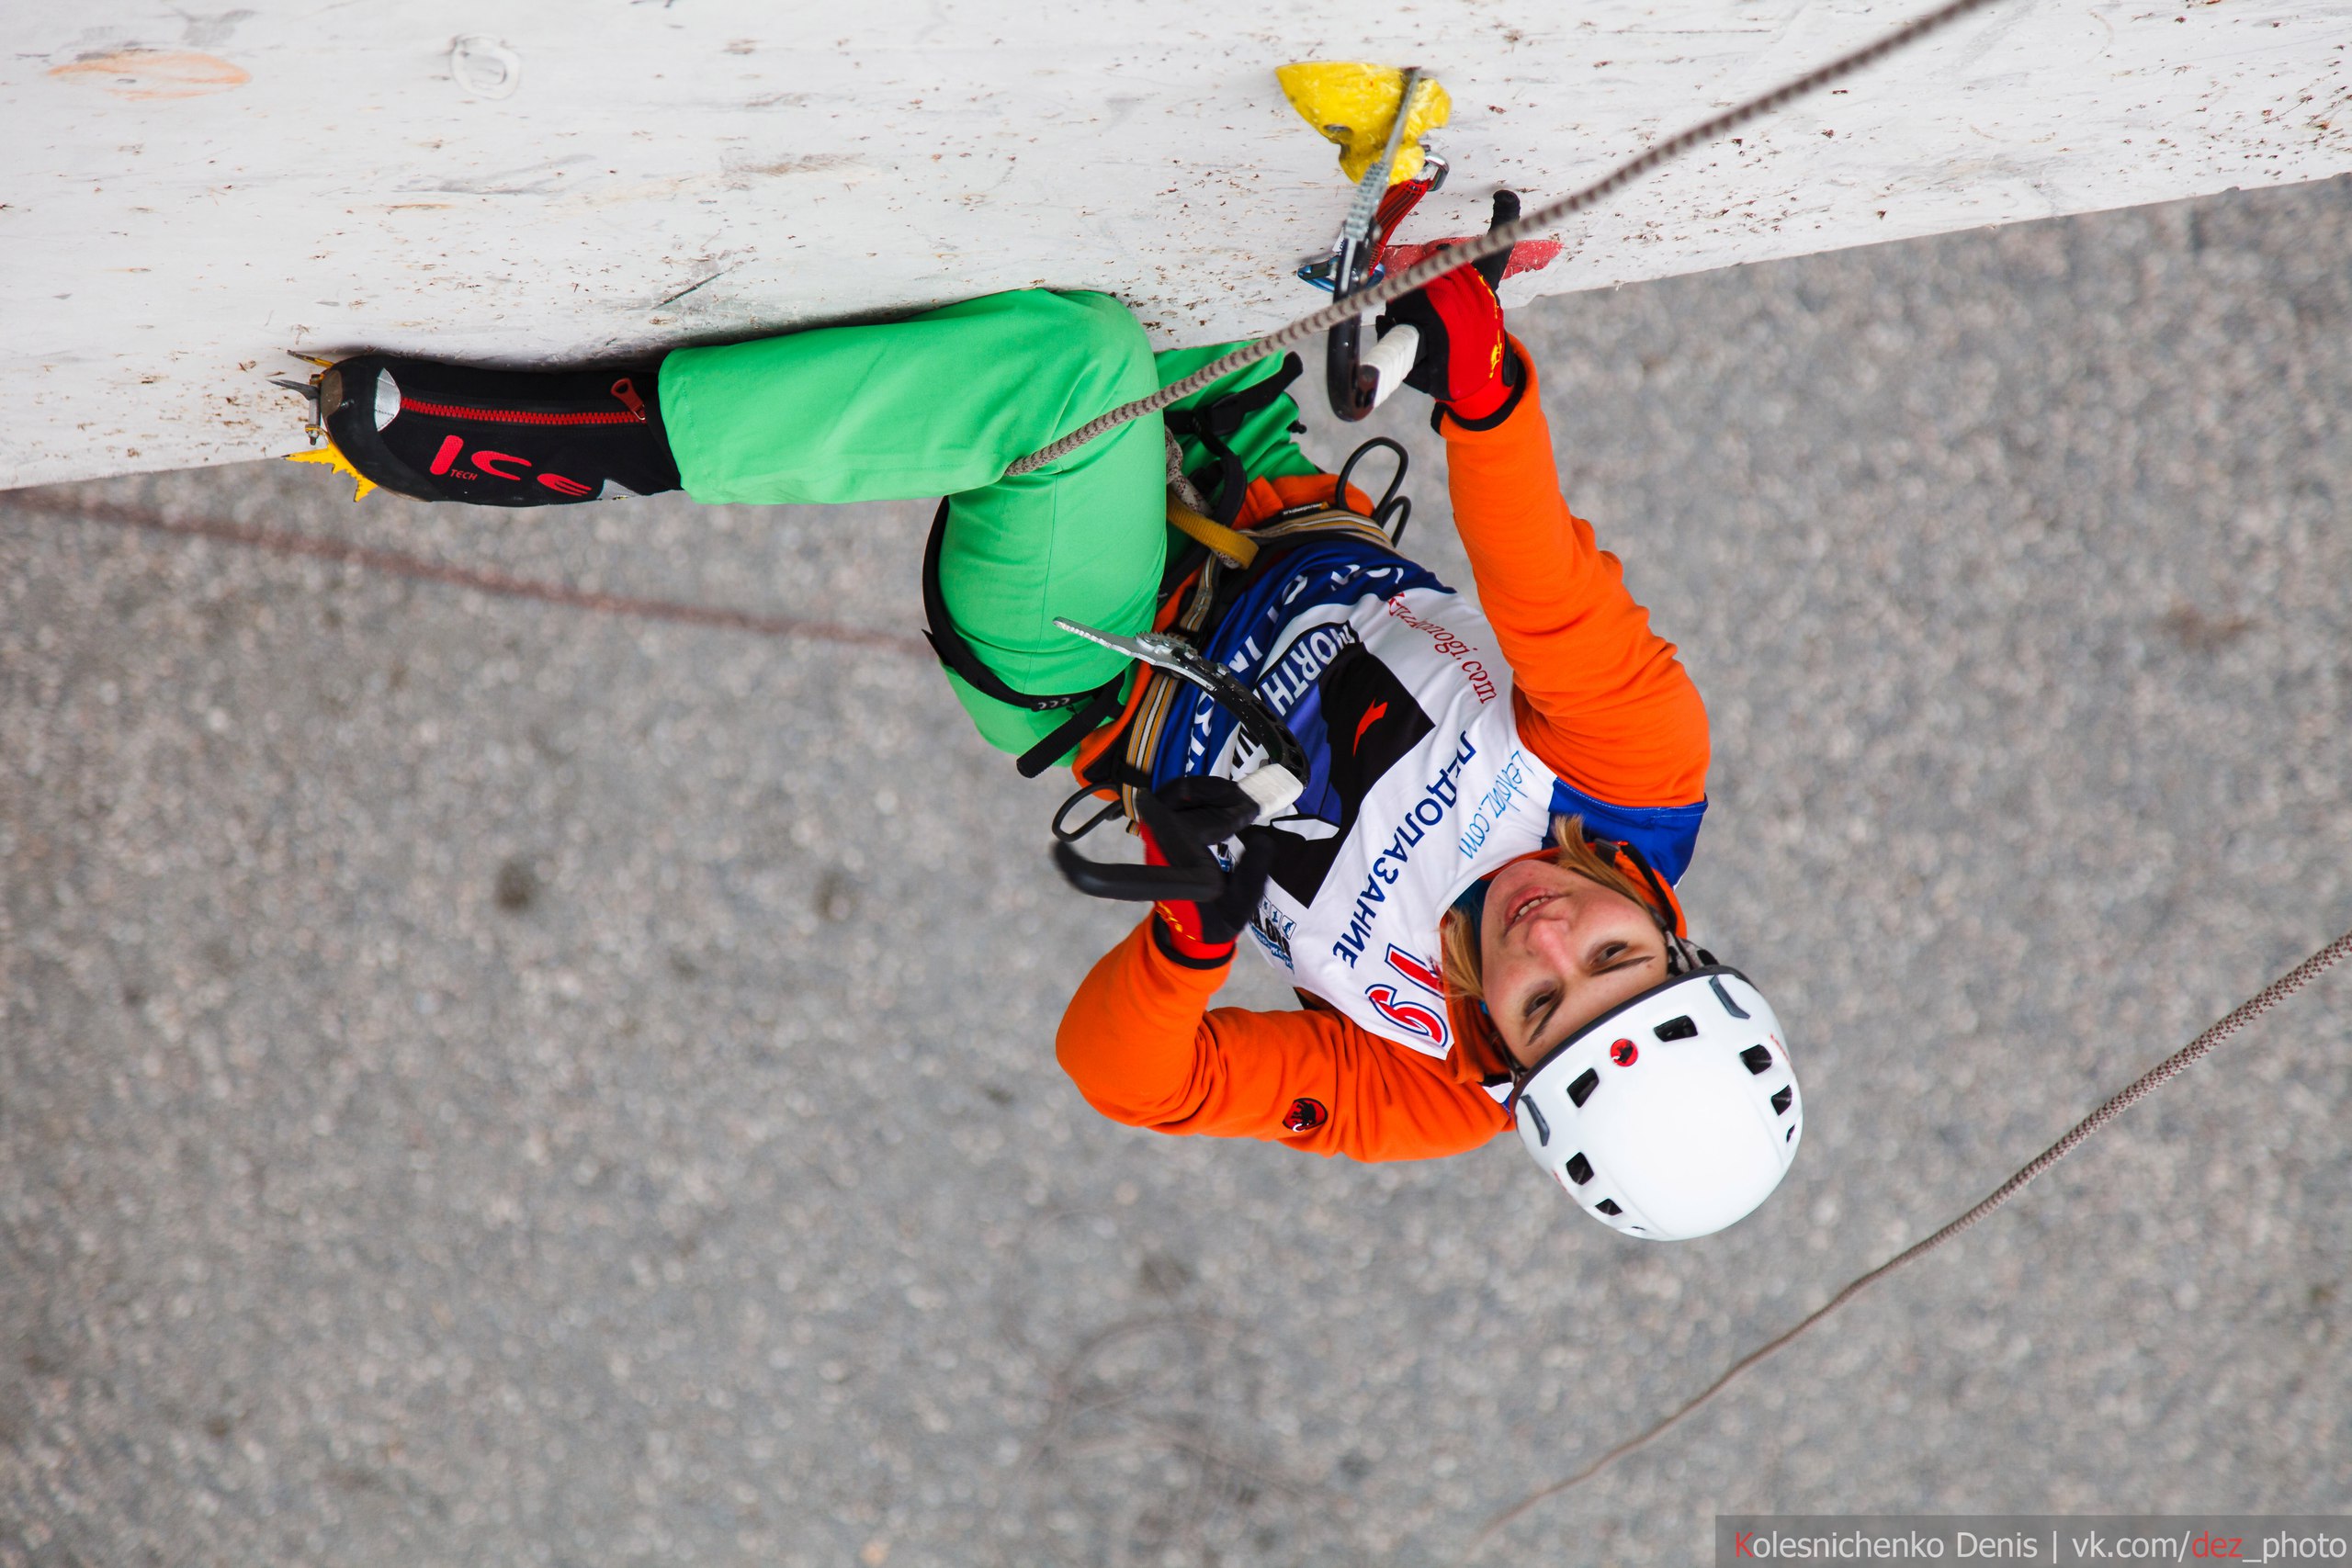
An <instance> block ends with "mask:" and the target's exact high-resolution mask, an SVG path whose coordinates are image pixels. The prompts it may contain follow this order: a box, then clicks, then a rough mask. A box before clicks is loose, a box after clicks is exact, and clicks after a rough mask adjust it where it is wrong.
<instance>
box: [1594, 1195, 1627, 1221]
mask: <svg viewBox="0 0 2352 1568" xmlns="http://www.w3.org/2000/svg"><path fill="white" fill-rule="evenodd" d="M1593 1207H1594V1208H1596V1209H1598V1210H1600V1212H1601V1213H1604V1214H1608V1215H1610V1216H1611V1217H1612V1218H1613V1217H1615V1216H1616V1215H1619V1214H1622V1213H1624V1212H1625V1211H1624V1210H1623V1209H1621V1208H1619V1207H1618V1206H1617V1200H1616V1199H1614V1198H1603V1199H1602V1200H1601V1201H1600V1202H1598V1203H1595V1204H1594V1205H1593Z"/></svg>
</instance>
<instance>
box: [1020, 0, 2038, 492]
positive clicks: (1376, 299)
mask: <svg viewBox="0 0 2352 1568" xmlns="http://www.w3.org/2000/svg"><path fill="white" fill-rule="evenodd" d="M1996 3H1997V0H1946V4H1944V5H1942V6H1938V7H1936V8H1935V9H1934V10H1932V11H1929V12H1928V13H1927V14H1926V15H1925V16H1922V17H1917V18H1916V19H1914V20H1912V21H1909V22H1906V23H1905V24H1904V25H1903V26H1902V27H1899V28H1895V29H1894V31H1893V32H1891V33H1888V34H1887V35H1886V36H1885V37H1883V38H1881V39H1875V40H1874V41H1872V42H1871V43H1867V44H1864V45H1863V46H1862V47H1861V48H1860V49H1857V50H1854V51H1850V52H1849V53H1846V54H1842V55H1839V56H1838V58H1837V59H1835V60H1832V61H1830V62H1828V63H1826V64H1825V65H1820V66H1816V67H1815V68H1814V69H1813V70H1811V71H1808V72H1806V73H1804V74H1803V75H1801V76H1798V77H1796V78H1795V79H1793V80H1792V81H1789V82H1786V83H1783V84H1782V85H1780V86H1778V87H1775V88H1773V89H1772V90H1771V91H1770V92H1769V93H1764V94H1761V95H1759V96H1756V97H1753V98H1749V99H1747V101H1746V102H1744V103H1740V104H1736V105H1735V106H1733V107H1731V108H1728V109H1725V110H1724V112H1723V113H1721V114H1719V115H1713V116H1710V117H1709V118H1706V119H1703V120H1701V121H1700V122H1699V123H1698V124H1696V125H1694V126H1692V127H1691V128H1690V129H1689V130H1683V131H1680V132H1678V133H1677V134H1675V135H1673V136H1669V137H1668V138H1667V139H1666V140H1665V141H1657V142H1653V143H1651V145H1650V146H1649V147H1647V148H1645V150H1644V151H1642V152H1638V153H1636V154H1635V155H1634V156H1633V157H1631V158H1629V159H1627V160H1626V161H1625V162H1624V163H1623V164H1618V165H1617V166H1616V167H1615V168H1613V169H1611V170H1610V171H1609V173H1607V174H1605V175H1601V177H1600V178H1599V179H1597V180H1595V181H1593V182H1592V183H1591V184H1590V185H1589V186H1584V187H1583V188H1582V189H1579V190H1576V191H1572V192H1570V193H1569V194H1568V195H1566V196H1565V197H1561V198H1560V199H1559V200H1557V201H1555V202H1553V203H1551V204H1550V205H1549V206H1546V207H1539V208H1537V209H1535V210H1534V211H1532V212H1530V213H1526V214H1524V215H1523V216H1521V217H1520V218H1518V219H1516V220H1512V221H1510V222H1508V223H1500V224H1498V225H1496V226H1495V227H1494V228H1492V229H1490V230H1488V231H1487V232H1486V233H1485V234H1483V235H1481V236H1479V237H1478V238H1476V239H1475V240H1470V241H1467V242H1465V243H1462V244H1460V245H1453V246H1449V247H1447V248H1446V249H1444V250H1442V251H1440V252H1438V253H1436V254H1433V255H1430V256H1428V257H1425V258H1424V259H1422V260H1420V261H1419V262H1416V263H1414V264H1413V265H1411V266H1408V267H1407V268H1406V269H1405V270H1404V271H1402V272H1399V273H1395V274H1392V275H1390V276H1387V277H1385V278H1383V279H1382V280H1381V281H1380V282H1378V283H1375V284H1373V285H1371V286H1370V287H1369V288H1364V289H1363V290H1362V291H1361V292H1359V293H1356V294H1351V295H1348V296H1346V297H1345V298H1340V299H1333V300H1332V302H1331V303H1330V304H1329V305H1327V306H1325V307H1324V308H1323V309H1322V310H1317V311H1315V312H1314V313H1312V314H1311V315H1306V316H1301V317H1300V318H1299V319H1298V320H1296V321H1293V322H1291V323H1290V324H1289V325H1288V326H1286V327H1283V328H1282V329H1281V330H1280V331H1278V332H1275V333H1271V334H1269V335H1267V336H1265V337H1262V338H1260V339H1259V340H1258V341H1257V342H1255V343H1252V344H1245V345H1244V346H1242V347H1240V348H1237V349H1235V350H1234V351H1233V352H1232V353H1230V354H1227V355H1219V356H1218V357H1216V358H1215V359H1212V360H1210V361H1209V362H1208V363H1207V364H1206V365H1204V366H1202V367H1200V368H1199V369H1198V370H1195V371H1194V372H1193V374H1191V375H1190V376H1187V377H1185V378H1183V379H1182V380H1180V381H1172V382H1170V383H1169V384H1168V385H1167V386H1165V387H1162V388H1161V389H1159V390H1158V391H1157V392H1154V393H1152V394H1151V395H1150V396H1149V397H1144V398H1137V399H1136V400H1134V401H1133V402H1127V403H1122V404H1120V405H1119V406H1118V407H1117V408H1114V409H1113V410H1112V411H1111V412H1108V413H1105V414H1103V415H1100V416H1098V417H1097V418H1094V419H1091V420H1089V421H1087V422H1086V423H1084V424H1081V425H1080V426H1079V427H1078V428H1077V429H1076V430H1073V431H1071V432H1070V433H1069V434H1067V435H1064V436H1062V437H1060V438H1059V439H1057V440H1055V441H1052V442H1049V443H1047V444H1046V446H1041V447H1039V448H1038V449H1037V450H1036V451H1035V452H1032V453H1030V454H1029V455H1028V456H1027V457H1022V458H1019V459H1017V460H1015V461H1014V462H1013V463H1012V465H1011V466H1010V467H1009V468H1006V469H1005V472H1006V473H1007V474H1008V475H1012V474H1026V473H1031V472H1034V471H1035V470H1036V469H1038V468H1043V467H1044V466H1045V465H1046V464H1047V463H1050V462H1053V461H1054V460H1055V459H1056V458H1058V457H1066V456H1068V455H1069V453H1071V452H1075V451H1076V450H1078V448H1080V446H1085V445H1086V444H1087V443H1088V442H1090V441H1091V440H1093V439H1094V438H1095V437H1096V436H1098V435H1102V434H1105V433H1107V432H1109V431H1113V430H1116V429H1117V428H1118V427H1119V426H1120V425H1123V424H1125V423H1127V422H1128V421H1130V420H1136V419H1141V418H1142V417H1143V416H1144V415H1146V414H1148V413H1152V412H1157V411H1159V410H1160V409H1164V408H1167V407H1168V406H1169V405H1170V404H1171V403H1175V402H1178V401H1181V400H1183V399H1185V398H1188V397H1191V396H1192V395H1193V393H1194V392H1197V391H1199V390H1200V389H1202V388H1203V387H1206V386H1209V385H1211V384H1213V383H1215V382H1216V381H1219V380H1222V379H1223V378H1226V377H1227V376H1230V375H1232V374H1233V373H1234V372H1235V371H1236V370H1238V369H1240V368H1241V367H1243V366H1245V365H1254V364H1256V363H1257V362H1258V361H1259V360H1261V359H1264V358H1266V357H1267V356H1269V355H1276V354H1280V353H1282V352H1283V351H1284V350H1286V349H1291V348H1295V347H1297V346H1298V345H1299V344H1303V343H1306V341H1307V340H1308V339H1310V338H1313V337H1316V336H1317V335H1318V334H1320V333H1327V332H1329V331H1330V330H1331V329H1332V328H1334V327H1336V326H1338V325H1340V323H1341V322H1342V321H1349V320H1351V319H1353V318H1357V317H1362V316H1364V315H1367V314H1369V313H1371V312H1372V311H1374V310H1378V309H1380V308H1381V307H1382V306H1384V305H1387V304H1389V303H1391V302H1393V301H1395V300H1397V299H1403V298H1404V297H1405V296H1406V295H1408V294H1410V293H1411V292H1413V290H1415V289H1417V288H1420V287H1422V286H1423V285H1424V284H1426V283H1428V282H1429V281H1430V279H1432V278H1435V277H1439V276H1442V275H1444V274H1446V273H1449V272H1452V271H1453V269H1454V268H1455V267H1459V266H1468V265H1471V264H1472V263H1474V262H1479V261H1484V260H1485V259H1486V258H1487V257H1488V256H1493V255H1500V254H1502V253H1503V252H1505V251H1507V250H1509V249H1510V247H1511V246H1513V245H1515V244H1517V243H1519V242H1521V240H1528V239H1532V238H1534V237H1535V236H1536V235H1537V234H1539V233H1541V232H1542V231H1544V230H1546V229H1549V228H1551V227H1553V226H1554V225H1555V224H1556V223H1558V222H1559V221H1560V220H1562V219H1564V218H1566V217H1568V216H1570V215H1571V214H1573V213H1577V212H1581V211H1583V210H1584V209H1586V208H1588V207H1590V206H1593V205H1594V204H1595V203H1597V202H1600V201H1601V200H1603V199H1605V198H1606V197H1611V196H1613V195H1615V194H1616V193H1617V192H1618V191H1620V190H1622V189H1623V188H1624V187H1625V186H1628V185H1631V184H1632V183H1633V182H1634V181H1635V180H1637V179H1640V178H1641V177H1642V176H1643V175H1646V174H1648V173H1649V172H1650V171H1652V170H1653V169H1656V168H1658V167H1660V166H1661V165H1663V164H1668V163H1671V162H1673V161H1674V160H1675V159H1677V158H1679V157H1680V156H1682V155H1683V154H1684V153H1686V152H1690V151H1691V149H1692V148H1694V147H1698V146H1701V145H1702V144H1703V143H1705V142H1709V141H1713V140H1714V139H1715V138H1716V137H1718V136H1721V135H1723V134H1724V132H1725V131H1728V130H1736V129H1738V128H1739V127H1740V126H1743V125H1745V124H1747V122H1748V121H1749V120H1752V119H1756V118H1760V117H1761V116H1764V115H1768V114H1770V113H1773V112H1774V111H1775V110H1778V109H1781V108H1783V107H1786V106H1788V105H1789V104H1792V103H1794V102H1795V101H1796V100H1797V99H1799V98H1802V97H1804V96H1807V95H1809V94H1811V93H1814V92H1816V91H1818V90H1819V89H1821V88H1823V87H1826V86H1827V85H1829V84H1830V83H1832V82H1835V81H1838V80H1839V79H1840V78H1842V77H1845V76H1849V75H1851V74H1852V73H1855V72H1857V71H1860V70H1861V69H1862V68H1863V67H1864V66H1866V65H1872V64H1875V63H1876V62H1879V61H1881V60H1883V59H1885V58H1886V57H1887V56H1888V55H1890V54H1893V53H1894V52H1895V51H1898V50H1901V49H1904V48H1905V47H1907V46H1908V45H1910V44H1913V43H1916V42H1917V41H1918V40H1919V39H1922V38H1925V37H1926V36H1927V35H1928V34H1929V33H1932V32H1935V31H1936V30H1938V29H1939V28H1943V27H1946V26H1948V25H1950V24H1951V23H1952V22H1955V21H1958V20H1959V19H1960V18H1961V17H1964V16H1967V15H1968V14H1969V13H1970V12H1972V11H1977V10H1981V9H1983V8H1984V7H1985V6H1990V5H1994V4H1996ZM1400 118H1401V117H1400Z"/></svg>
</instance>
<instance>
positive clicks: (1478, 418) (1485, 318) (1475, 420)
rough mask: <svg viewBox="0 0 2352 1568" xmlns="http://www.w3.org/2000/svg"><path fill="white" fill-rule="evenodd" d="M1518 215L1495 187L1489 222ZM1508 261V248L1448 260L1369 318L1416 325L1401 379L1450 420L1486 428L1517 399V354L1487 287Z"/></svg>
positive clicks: (1510, 198) (1381, 324)
mask: <svg viewBox="0 0 2352 1568" xmlns="http://www.w3.org/2000/svg"><path fill="white" fill-rule="evenodd" d="M1518 216H1519V197H1517V196H1516V195H1515V194H1513V193H1512V192H1510V191H1507V190H1498V191H1497V192H1496V193H1495V209H1494V221H1495V223H1497V224H1502V223H1508V222H1510V220H1513V219H1515V218H1517V217H1518ZM1509 265H1510V252H1509V251H1504V252H1502V253H1501V254H1498V255H1492V256H1488V257H1487V259H1486V260H1484V261H1482V262H1478V263H1476V264H1475V265H1470V266H1464V267H1456V268H1455V269H1454V270H1453V271H1452V272H1449V273H1447V274H1445V275H1444V276H1442V277H1438V278H1434V279H1432V280H1431V281H1430V282H1429V283H1427V284H1425V285H1423V286H1422V287H1421V288H1418V289H1415V290H1414V291H1413V292H1412V293H1410V294H1408V295H1406V296H1405V298H1403V299H1399V300H1397V302H1396V303H1395V304H1394V305H1391V306H1390V307H1389V308H1388V310H1387V311H1386V313H1385V314H1384V315H1382V316H1381V318H1380V320H1379V321H1378V322H1377V323H1376V325H1377V328H1378V330H1379V331H1380V332H1381V333H1388V332H1390V331H1392V330H1393V329H1395V328H1397V327H1399V326H1412V327H1416V328H1419V331H1420V334H1421V344H1420V348H1419V351H1418V352H1417V353H1416V354H1415V355H1414V356H1413V367H1412V369H1410V370H1408V371H1407V372H1406V374H1405V384H1406V385H1407V386H1408V387H1418V388H1419V389H1421V390H1422V391H1424V392H1427V393H1428V394H1429V395H1430V397H1432V398H1435V399H1436V400H1438V401H1439V402H1441V403H1443V404H1445V405H1446V407H1447V408H1448V409H1449V410H1450V411H1451V412H1452V413H1453V417H1454V420H1455V422H1456V423H1461V424H1464V425H1467V426H1469V427H1470V428H1471V429H1474V430H1483V429H1490V428H1492V427H1493V426H1495V425H1498V424H1500V423H1502V422H1503V420H1504V419H1505V418H1507V417H1509V415H1510V411H1511V410H1512V409H1514V408H1516V407H1518V406H1519V395H1520V392H1521V390H1522V389H1524V387H1525V385H1526V381H1527V376H1526V373H1525V370H1524V369H1523V368H1522V367H1521V365H1520V363H1519V356H1518V355H1515V354H1513V353H1512V352H1511V351H1510V343H1509V341H1508V340H1507V339H1506V338H1505V337H1504V335H1503V307H1502V301H1501V300H1499V299H1496V298H1495V286H1496V285H1497V284H1498V283H1499V282H1501V281H1502V276H1503V269H1504V268H1505V267H1507V266H1509Z"/></svg>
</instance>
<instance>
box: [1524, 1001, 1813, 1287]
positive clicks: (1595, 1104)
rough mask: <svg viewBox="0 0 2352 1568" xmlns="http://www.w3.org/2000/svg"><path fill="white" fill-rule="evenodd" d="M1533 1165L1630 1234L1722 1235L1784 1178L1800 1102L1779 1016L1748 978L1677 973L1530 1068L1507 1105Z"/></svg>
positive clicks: (1798, 1127) (1800, 1121)
mask: <svg viewBox="0 0 2352 1568" xmlns="http://www.w3.org/2000/svg"><path fill="white" fill-rule="evenodd" d="M1512 1109H1513V1110H1514V1111H1516V1112H1517V1115H1518V1119H1519V1136H1520V1140H1521V1142H1522V1143H1524V1144H1525V1145H1527V1152H1528V1153H1529V1154H1531V1155H1533V1156H1535V1162H1536V1163H1537V1164H1538V1165H1540V1166H1542V1167H1543V1168H1544V1169H1545V1170H1547V1171H1549V1172H1550V1173H1551V1174H1552V1175H1553V1176H1554V1177H1555V1178H1556V1179H1558V1181H1559V1183H1560V1185H1561V1186H1563V1187H1565V1188H1566V1189H1567V1190H1568V1195H1569V1196H1570V1197H1572V1198H1574V1199H1575V1200H1576V1201H1577V1202H1578V1203H1580V1204H1582V1205H1583V1206H1584V1209H1585V1212H1586V1213H1589V1214H1591V1215H1593V1216H1594V1217H1595V1218H1597V1219H1599V1220H1600V1221H1601V1222H1602V1223H1604V1224H1608V1225H1610V1226H1611V1227H1612V1228H1613V1229H1616V1230H1620V1231H1623V1232H1624V1233H1625V1234H1626V1235H1635V1236H1640V1237H1643V1238H1644V1239H1645V1240H1649V1241H1686V1240H1689V1239H1690V1238H1691V1237H1693V1236H1702V1235H1710V1234H1712V1233H1713V1232H1715V1231H1719V1230H1721V1229H1723V1228H1724V1226H1725V1225H1728V1224H1732V1223H1733V1222H1734V1221H1736V1220H1738V1219H1740V1218H1742V1217H1743V1216H1745V1215H1746V1214H1747V1213H1748V1212H1749V1211H1751V1210H1753V1209H1754V1208H1755V1207H1756V1206H1757V1205H1758V1204H1759V1203H1761V1202H1763V1201H1764V1200H1765V1199H1766V1198H1767V1197H1768V1196H1770V1193H1771V1191H1772V1189H1773V1188H1775V1187H1778V1186H1779V1185H1780V1184H1781V1177H1782V1176H1783V1175H1785V1174H1786V1173H1787V1171H1788V1168H1789V1162H1790V1161H1791V1160H1792V1159H1793V1158H1795V1157H1796V1152H1797V1142H1798V1139H1799V1138H1800V1137H1802V1136H1803V1134H1804V1100H1800V1099H1799V1098H1798V1097H1797V1080H1796V1075H1795V1074H1794V1072H1793V1071H1792V1070H1791V1068H1790V1066H1789V1052H1788V1047H1787V1046H1786V1045H1784V1044H1782V1043H1781V1024H1780V1021H1779V1020H1778V1019H1776V1018H1774V1017H1773V1016H1772V1007H1771V1004H1770V1003H1769V1002H1767V1001H1766V1000H1765V999H1764V998H1763V997H1762V995H1761V994H1759V993H1758V991H1757V989H1756V987H1754V986H1752V985H1750V984H1748V981H1747V976H1745V975H1742V974H1741V973H1740V972H1739V971H1738V970H1736V969H1728V968H1724V967H1723V966H1722V965H1720V964H1709V965H1706V966H1705V967H1702V968H1699V969H1695V970H1691V971H1689V972H1686V973H1684V974H1681V975H1678V976H1674V977H1673V978H1671V979H1669V980H1668V981H1667V982H1666V983H1665V984H1663V985H1660V986H1656V987H1652V988H1651V989H1649V990H1646V991H1644V992H1643V993H1642V994H1641V995H1640V996H1638V997H1635V998H1634V999H1633V1000H1631V1001H1629V1002H1626V1003H1624V1004H1623V1005H1622V1006H1620V1007H1617V1008H1614V1009H1612V1010H1610V1011H1608V1012H1605V1013H1603V1014H1601V1015H1600V1017H1599V1018H1597V1019H1595V1020H1593V1021H1591V1022H1590V1023H1589V1024H1587V1025H1585V1026H1584V1027H1583V1028H1582V1029H1580V1030H1578V1031H1577V1032H1576V1033H1574V1034H1572V1035H1570V1036H1569V1037H1568V1038H1567V1039H1566V1040H1565V1041H1563V1042H1562V1043H1560V1044H1559V1045H1558V1046H1557V1047H1556V1048H1555V1049H1554V1050H1553V1051H1552V1052H1551V1054H1550V1055H1546V1056H1545V1057H1544V1059H1543V1060H1542V1061H1540V1062H1538V1063H1536V1064H1535V1066H1534V1067H1533V1068H1532V1070H1531V1071H1530V1072H1529V1074H1528V1076H1527V1077H1526V1078H1525V1079H1524V1080H1523V1082H1522V1083H1521V1088H1520V1090H1519V1092H1518V1094H1517V1095H1516V1096H1515V1097H1514V1099H1513V1101H1512Z"/></svg>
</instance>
